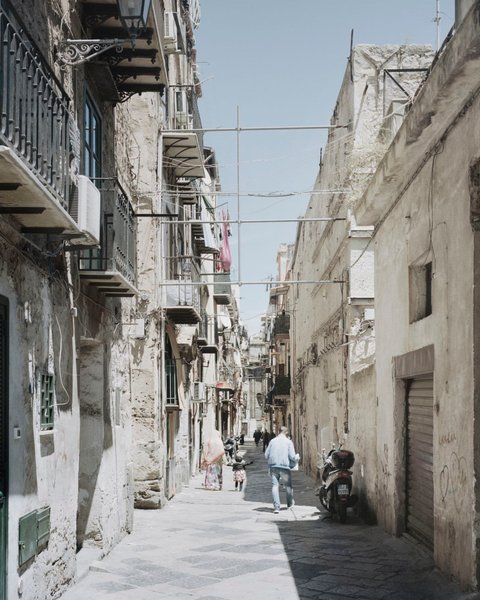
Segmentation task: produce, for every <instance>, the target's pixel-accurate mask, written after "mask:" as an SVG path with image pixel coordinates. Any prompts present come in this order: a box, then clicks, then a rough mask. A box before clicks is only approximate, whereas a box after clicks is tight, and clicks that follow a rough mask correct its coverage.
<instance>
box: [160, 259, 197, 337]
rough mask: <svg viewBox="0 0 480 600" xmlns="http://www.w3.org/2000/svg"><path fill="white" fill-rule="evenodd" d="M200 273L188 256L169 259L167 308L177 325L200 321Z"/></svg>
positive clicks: (193, 323) (169, 316)
mask: <svg viewBox="0 0 480 600" xmlns="http://www.w3.org/2000/svg"><path fill="white" fill-rule="evenodd" d="M199 281H200V275H199V272H198V268H197V266H196V264H195V263H194V261H193V260H192V259H191V258H188V257H171V258H168V259H167V276H166V281H165V284H166V285H165V304H164V305H165V309H166V311H167V316H168V318H169V319H170V320H171V321H172V322H174V323H176V324H177V325H196V324H197V323H199V322H200V320H201V317H200V313H201V310H200V294H199V289H198V282H199Z"/></svg>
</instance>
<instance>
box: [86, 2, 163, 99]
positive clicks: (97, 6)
mask: <svg viewBox="0 0 480 600" xmlns="http://www.w3.org/2000/svg"><path fill="white" fill-rule="evenodd" d="M82 4H83V29H84V30H85V31H86V34H87V35H86V37H88V38H90V39H99V40H102V39H119V40H122V41H123V40H124V44H123V49H122V51H121V52H118V51H117V49H116V48H115V47H114V48H112V49H111V50H109V51H107V52H105V53H103V54H101V55H99V56H97V57H96V58H95V60H94V61H92V62H89V63H87V68H88V70H89V73H90V75H91V76H92V77H93V79H94V80H95V83H96V86H97V89H98V90H99V92H100V94H101V95H102V97H103V99H104V100H108V101H112V102H118V101H124V100H126V99H128V98H129V97H130V96H132V95H134V94H141V93H143V92H157V93H160V94H163V91H164V89H165V85H166V83H167V79H166V72H167V71H166V65H165V53H164V50H163V35H164V15H163V12H162V9H161V5H160V2H158V0H153V2H152V6H151V9H150V14H149V17H148V27H147V29H146V30H145V31H144V32H143V33H142V34H140V35H139V36H138V37H137V38H136V42H135V47H132V46H131V43H130V37H129V34H128V32H127V31H126V30H125V29H124V28H123V27H121V26H120V21H119V13H118V8H117V5H116V3H112V2H111V1H109V0H83V2H82Z"/></svg>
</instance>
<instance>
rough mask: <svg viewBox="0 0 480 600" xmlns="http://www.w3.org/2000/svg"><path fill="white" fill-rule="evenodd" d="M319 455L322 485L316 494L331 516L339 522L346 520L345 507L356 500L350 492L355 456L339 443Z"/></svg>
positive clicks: (352, 504)
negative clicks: (343, 448)
mask: <svg viewBox="0 0 480 600" xmlns="http://www.w3.org/2000/svg"><path fill="white" fill-rule="evenodd" d="M320 456H321V458H322V461H323V463H322V464H321V465H318V468H319V470H320V471H321V477H322V482H323V483H322V485H321V486H320V489H319V492H318V495H319V498H320V502H321V504H322V506H323V507H324V508H326V509H327V510H328V512H329V513H330V514H331V515H332V517H333V516H336V517H337V518H338V520H339V521H340V523H345V521H346V520H347V508H348V507H349V506H354V505H355V504H356V502H357V500H358V497H357V496H356V495H355V494H352V471H350V469H351V468H352V467H353V463H354V462H355V456H354V454H353V452H350V450H342V446H341V445H340V446H339V447H338V448H335V446H334V447H333V448H332V449H331V450H330V452H329V453H328V455H327V454H326V451H325V449H324V450H323V451H322V454H321V455H320V453H319V457H320Z"/></svg>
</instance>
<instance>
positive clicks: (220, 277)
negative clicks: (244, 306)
mask: <svg viewBox="0 0 480 600" xmlns="http://www.w3.org/2000/svg"><path fill="white" fill-rule="evenodd" d="M214 281H215V283H214V286H213V293H214V294H215V295H218V296H220V295H224V296H230V295H231V293H232V286H231V283H230V273H215V275H214Z"/></svg>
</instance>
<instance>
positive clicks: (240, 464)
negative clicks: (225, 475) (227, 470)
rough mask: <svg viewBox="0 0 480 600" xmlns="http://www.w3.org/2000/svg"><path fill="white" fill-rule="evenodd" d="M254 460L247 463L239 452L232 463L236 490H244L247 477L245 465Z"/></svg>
mask: <svg viewBox="0 0 480 600" xmlns="http://www.w3.org/2000/svg"><path fill="white" fill-rule="evenodd" d="M251 464H252V461H251V462H249V463H247V462H245V461H244V460H243V458H242V457H241V456H240V455H239V454H237V455H236V456H235V460H234V461H233V463H232V471H233V481H234V482H235V491H236V490H238V491H239V492H241V491H242V488H243V482H244V481H246V479H247V473H246V471H245V465H251Z"/></svg>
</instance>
